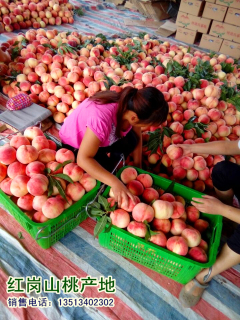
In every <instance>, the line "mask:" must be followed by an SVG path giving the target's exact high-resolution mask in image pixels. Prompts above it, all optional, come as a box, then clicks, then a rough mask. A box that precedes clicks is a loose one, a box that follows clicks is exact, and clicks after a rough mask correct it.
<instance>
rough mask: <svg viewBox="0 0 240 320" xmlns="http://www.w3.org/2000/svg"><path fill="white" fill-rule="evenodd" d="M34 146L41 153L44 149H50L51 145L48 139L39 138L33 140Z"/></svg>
mask: <svg viewBox="0 0 240 320" xmlns="http://www.w3.org/2000/svg"><path fill="white" fill-rule="evenodd" d="M32 146H33V147H34V148H36V149H37V151H40V150H42V149H48V148H49V143H48V139H47V138H46V137H42V136H37V137H35V138H34V139H33V140H32Z"/></svg>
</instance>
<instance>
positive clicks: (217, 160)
mask: <svg viewBox="0 0 240 320" xmlns="http://www.w3.org/2000/svg"><path fill="white" fill-rule="evenodd" d="M222 161H225V158H224V156H222V155H217V156H214V157H213V165H214V166H215V165H216V164H217V163H218V162H222Z"/></svg>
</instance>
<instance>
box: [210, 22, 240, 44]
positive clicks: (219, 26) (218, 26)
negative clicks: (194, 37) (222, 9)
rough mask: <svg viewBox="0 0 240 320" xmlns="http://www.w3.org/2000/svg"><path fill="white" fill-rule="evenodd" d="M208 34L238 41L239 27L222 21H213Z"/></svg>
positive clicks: (239, 39) (239, 41)
mask: <svg viewBox="0 0 240 320" xmlns="http://www.w3.org/2000/svg"><path fill="white" fill-rule="evenodd" d="M209 34H210V35H212V36H214V37H218V38H222V39H226V40H230V41H234V42H237V43H240V27H236V26H233V25H230V24H227V23H224V22H218V21H213V22H212V26H211V29H210V32H209Z"/></svg>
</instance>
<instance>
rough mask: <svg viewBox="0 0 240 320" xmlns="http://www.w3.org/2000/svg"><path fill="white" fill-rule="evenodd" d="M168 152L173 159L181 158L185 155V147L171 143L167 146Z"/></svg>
mask: <svg viewBox="0 0 240 320" xmlns="http://www.w3.org/2000/svg"><path fill="white" fill-rule="evenodd" d="M166 152H167V155H168V156H169V158H170V159H171V160H176V159H179V158H181V157H182V155H183V149H182V148H180V147H176V146H175V145H170V146H169V147H168V148H167V150H166Z"/></svg>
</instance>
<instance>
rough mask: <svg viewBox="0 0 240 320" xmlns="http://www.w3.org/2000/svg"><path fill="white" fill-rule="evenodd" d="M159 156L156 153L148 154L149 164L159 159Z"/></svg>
mask: <svg viewBox="0 0 240 320" xmlns="http://www.w3.org/2000/svg"><path fill="white" fill-rule="evenodd" d="M159 159H160V157H159V155H158V154H157V153H153V154H150V155H149V156H148V162H149V163H150V164H156V163H157V162H158V161H159Z"/></svg>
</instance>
